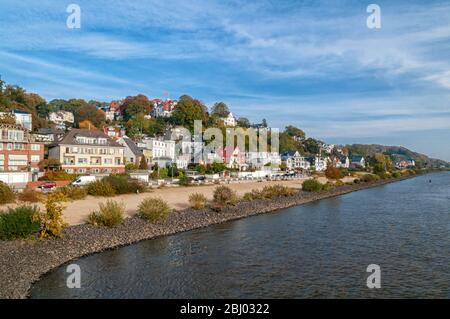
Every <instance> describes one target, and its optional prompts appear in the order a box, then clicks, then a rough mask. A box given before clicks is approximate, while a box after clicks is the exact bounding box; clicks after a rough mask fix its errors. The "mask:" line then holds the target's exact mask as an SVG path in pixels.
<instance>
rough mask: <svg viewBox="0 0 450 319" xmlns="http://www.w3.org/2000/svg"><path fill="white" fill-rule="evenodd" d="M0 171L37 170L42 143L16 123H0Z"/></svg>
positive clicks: (42, 154)
mask: <svg viewBox="0 0 450 319" xmlns="http://www.w3.org/2000/svg"><path fill="white" fill-rule="evenodd" d="M0 133H1V134H0V171H32V172H37V171H39V169H38V163H39V162H40V161H41V160H42V159H44V144H43V143H40V142H37V141H35V140H34V138H33V136H32V135H31V134H30V133H29V131H28V130H27V129H26V128H24V127H23V126H22V125H18V124H0Z"/></svg>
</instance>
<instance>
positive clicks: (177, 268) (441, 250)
mask: <svg viewBox="0 0 450 319" xmlns="http://www.w3.org/2000/svg"><path fill="white" fill-rule="evenodd" d="M74 263H76V264H78V265H79V266H80V268H81V288H80V289H69V288H67V285H66V279H67V276H68V275H69V274H68V273H67V272H66V265H65V266H62V267H60V268H58V269H57V270H55V271H53V272H51V273H49V274H47V275H46V276H44V277H43V278H42V280H41V281H39V282H38V283H36V284H35V285H34V286H33V288H32V292H31V295H32V298H372V297H376V298H400V297H406V298H413V297H417V298H421V297H422V298H432V297H433V298H450V173H449V172H442V173H434V174H429V175H424V176H419V177H416V178H413V179H408V180H404V181H401V182H396V183H392V184H388V185H384V186H380V187H376V188H371V189H366V190H362V191H358V192H354V193H350V194H347V195H343V196H340V197H336V198H331V199H325V200H320V201H317V202H313V203H308V204H305V205H301V206H296V207H292V208H289V209H284V210H282V211H277V212H274V213H270V214H265V215H259V216H254V217H250V218H246V219H242V220H238V221H233V222H228V223H225V224H221V225H215V226H210V227H207V228H203V229H198V230H193V231H189V232H186V233H181V234H177V235H173V236H168V237H164V238H159V239H154V240H148V241H144V242H140V243H137V244H134V245H131V246H127V247H122V248H118V249H115V250H111V251H106V252H102V253H99V254H95V255H92V256H88V257H84V258H81V259H79V260H77V261H74ZM370 264H376V265H379V266H380V270H381V288H379V289H369V288H368V287H367V285H366V282H367V277H368V276H370V273H368V272H367V266H368V265H370Z"/></svg>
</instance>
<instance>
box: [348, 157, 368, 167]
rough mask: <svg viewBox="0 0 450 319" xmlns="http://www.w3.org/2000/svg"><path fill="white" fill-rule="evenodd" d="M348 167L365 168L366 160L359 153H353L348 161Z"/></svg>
mask: <svg viewBox="0 0 450 319" xmlns="http://www.w3.org/2000/svg"><path fill="white" fill-rule="evenodd" d="M350 167H352V168H365V167H366V161H365V159H364V157H363V156H361V155H353V156H352V160H351V163H350Z"/></svg>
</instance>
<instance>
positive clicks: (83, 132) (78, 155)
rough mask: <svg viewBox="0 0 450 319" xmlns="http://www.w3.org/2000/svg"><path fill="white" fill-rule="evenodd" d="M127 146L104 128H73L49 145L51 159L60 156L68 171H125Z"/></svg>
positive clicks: (62, 166) (63, 165) (81, 172)
mask: <svg viewBox="0 0 450 319" xmlns="http://www.w3.org/2000/svg"><path fill="white" fill-rule="evenodd" d="M123 157H124V147H123V146H122V145H120V144H119V143H117V142H116V141H114V140H113V139H111V138H110V137H109V136H107V135H106V134H105V133H104V132H102V131H97V130H87V129H72V130H70V131H69V132H68V133H67V134H66V135H65V136H64V138H63V139H62V140H61V141H59V142H58V143H56V144H53V145H51V146H49V158H56V159H58V160H59V161H60V163H61V168H62V169H63V170H65V171H66V172H68V173H80V174H84V173H94V174H95V173H123V172H124V171H125V164H124V160H123Z"/></svg>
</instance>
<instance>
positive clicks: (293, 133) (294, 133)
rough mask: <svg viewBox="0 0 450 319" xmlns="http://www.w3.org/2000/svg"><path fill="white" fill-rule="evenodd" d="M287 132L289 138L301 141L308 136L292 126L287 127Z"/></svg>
mask: <svg viewBox="0 0 450 319" xmlns="http://www.w3.org/2000/svg"><path fill="white" fill-rule="evenodd" d="M285 132H286V133H287V134H288V135H289V136H292V137H296V138H299V139H304V138H305V136H306V135H305V132H304V131H302V130H301V129H299V128H297V127H295V126H292V125H288V126H286V129H285Z"/></svg>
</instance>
